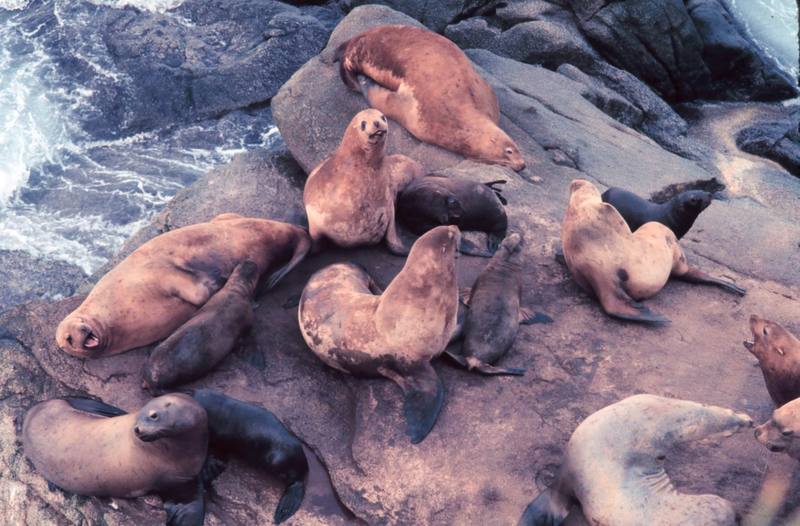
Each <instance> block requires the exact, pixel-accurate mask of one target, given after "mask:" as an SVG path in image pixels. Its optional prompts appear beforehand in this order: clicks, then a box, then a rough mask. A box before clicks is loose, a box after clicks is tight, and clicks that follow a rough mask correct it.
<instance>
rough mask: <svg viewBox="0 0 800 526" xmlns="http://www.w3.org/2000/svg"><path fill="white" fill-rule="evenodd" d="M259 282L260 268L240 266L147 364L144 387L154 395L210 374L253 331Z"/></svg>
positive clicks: (251, 263) (244, 263) (248, 262)
mask: <svg viewBox="0 0 800 526" xmlns="http://www.w3.org/2000/svg"><path fill="white" fill-rule="evenodd" d="M257 283H258V265H256V264H255V262H254V261H251V260H249V259H247V260H245V261H242V262H241V263H239V264H238V265H237V266H236V268H235V269H233V272H232V273H231V275H230V277H228V281H226V282H225V285H224V286H223V287H222V288H221V289H219V290H218V291H217V292H216V293H215V294H214V295H213V296H211V298H210V299H209V300H208V301H207V302H206V303H205V304H204V305H203V306H202V307H201V308H200V310H199V311H197V314H195V315H194V316H192V318H191V319H189V321H187V322H186V323H184V324H183V325H181V326H180V327H178V329H177V330H176V331H175V332H173V333H172V334H171V335H170V336H169V337H168V338H167V339H166V340H164V341H163V342H161V343H160V344H159V345H158V346H157V347H156V348H155V349H153V350H152V352H151V353H150V356H148V357H147V360H145V362H144V367H143V368H142V373H143V374H142V375H143V376H144V386H145V387H146V388H148V389H149V390H150V391H151V392H153V393H160V392H162V391H163V390H164V389H166V388H169V387H173V386H176V385H179V384H185V383H188V382H191V381H193V380H197V379H198V378H200V377H202V376H203V375H205V374H206V373H208V372H209V371H211V370H212V369H213V368H214V367H215V366H216V365H217V364H218V363H219V362H220V361H222V359H223V358H225V357H226V356H227V355H228V354H229V353H230V352H231V351H232V350H233V349H234V347H235V346H236V343H237V342H238V341H239V338H240V337H241V336H242V334H244V333H245V332H246V331H248V330H250V327H251V325H252V323H253V308H252V306H251V305H250V300H252V298H253V294H254V293H255V289H256V284H257Z"/></svg>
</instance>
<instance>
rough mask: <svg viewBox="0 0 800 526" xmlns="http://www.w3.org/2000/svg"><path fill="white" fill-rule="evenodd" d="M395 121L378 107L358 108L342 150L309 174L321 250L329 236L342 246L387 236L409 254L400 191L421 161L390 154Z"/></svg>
mask: <svg viewBox="0 0 800 526" xmlns="http://www.w3.org/2000/svg"><path fill="white" fill-rule="evenodd" d="M388 131H389V124H388V122H387V120H386V117H385V116H384V115H383V114H382V113H381V112H379V111H378V110H372V109H370V110H364V111H361V112H359V113H357V114H356V116H355V117H353V119H352V120H351V121H350V124H349V125H348V126H347V130H345V132H344V137H342V142H341V143H340V144H339V147H338V148H337V149H336V151H335V152H334V153H333V155H331V156H330V157H328V158H327V159H325V160H324V161H322V163H321V164H320V165H319V166H317V167H316V168H314V170H313V171H312V172H311V174H309V176H308V180H307V181H306V186H305V189H304V191H303V203H304V204H305V207H306V213H307V215H308V230H309V233H310V234H311V239H312V240H313V242H314V248H315V250H316V249H318V248H319V246H320V243H321V242H322V241H323V240H324V239H328V240H330V241H332V242H333V243H334V244H336V245H338V246H341V247H355V246H360V245H374V244H376V243H379V242H380V241H381V240H382V239H385V240H386V245H387V246H388V248H389V250H390V251H391V252H392V253H395V254H401V255H405V254H408V247H406V246H405V245H404V244H403V242H402V241H401V239H400V237H399V236H398V234H397V230H396V225H395V214H394V210H395V199H396V198H397V192H398V191H399V190H400V189H402V188H403V187H404V186H405V185H406V184H408V182H409V181H411V180H412V179H413V178H415V177H418V176H421V175H422V172H423V169H422V165H420V164H419V163H418V162H416V161H414V160H412V159H409V158H408V157H406V156H404V155H386V153H385V150H386V134H387V133H388Z"/></svg>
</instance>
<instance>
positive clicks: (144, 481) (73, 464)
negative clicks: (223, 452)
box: [22, 394, 208, 526]
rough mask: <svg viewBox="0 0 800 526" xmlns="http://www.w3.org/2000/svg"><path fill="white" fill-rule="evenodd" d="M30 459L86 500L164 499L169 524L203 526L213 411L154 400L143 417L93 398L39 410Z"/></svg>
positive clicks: (27, 444) (26, 434)
mask: <svg viewBox="0 0 800 526" xmlns="http://www.w3.org/2000/svg"><path fill="white" fill-rule="evenodd" d="M22 444H23V446H24V449H25V455H26V456H27V457H28V458H29V459H30V460H31V462H33V465H34V466H35V467H36V470H37V471H38V472H39V473H41V474H42V476H44V478H46V479H47V480H48V481H49V482H50V483H52V484H54V485H56V486H57V487H59V488H61V489H62V490H64V491H67V492H69V493H75V494H78V495H87V496H99V497H140V496H142V495H145V494H148V493H154V494H158V495H160V496H161V497H162V498H163V499H164V502H165V508H166V511H167V524H176V525H178V524H179V525H182V526H189V525H192V526H198V525H200V526H202V524H203V516H204V514H205V508H204V501H203V490H202V484H201V481H200V478H199V477H200V472H201V470H202V468H203V465H204V463H205V461H206V455H207V453H208V423H207V419H206V411H205V410H204V409H203V407H202V406H201V405H200V404H198V403H197V402H195V401H194V400H193V399H192V398H191V397H189V396H186V395H184V394H169V395H166V396H162V397H159V398H154V399H153V400H151V401H150V402H148V403H147V404H146V405H145V406H144V407H142V408H141V409H140V410H139V411H138V412H137V413H130V414H126V413H125V411H122V410H121V409H118V408H116V407H113V406H110V405H107V404H104V403H102V402H98V401H96V400H91V399H88V398H64V399H54V400H47V401H45V402H41V403H39V404H36V405H34V406H33V407H32V408H31V409H30V410H29V411H28V412H27V413H26V415H25V421H24V423H23V425H22Z"/></svg>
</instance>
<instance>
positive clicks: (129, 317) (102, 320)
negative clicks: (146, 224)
mask: <svg viewBox="0 0 800 526" xmlns="http://www.w3.org/2000/svg"><path fill="white" fill-rule="evenodd" d="M310 248H311V241H310V239H309V237H308V234H307V233H306V231H305V230H304V229H302V228H300V227H298V226H295V225H289V224H287V223H281V222H279V221H268V220H266V219H255V218H247V217H241V216H238V215H236V214H223V215H220V216H217V217H215V218H214V219H212V220H211V221H210V222H208V223H199V224H196V225H191V226H186V227H183V228H178V229H176V230H172V231H170V232H167V233H165V234H162V235H160V236H158V237H156V238H153V239H151V240H150V241H148V242H147V243H145V244H144V245H142V246H141V247H139V248H138V249H136V250H135V251H134V252H133V253H132V254H131V255H129V256H128V257H127V258H125V259H124V260H123V261H122V262H120V263H119V264H118V265H117V266H116V267H114V268H113V269H111V271H109V272H108V273H107V274H106V275H105V276H103V278H102V279H100V281H98V282H97V284H96V285H95V286H94V288H93V289H92V291H91V292H90V293H89V295H88V296H87V297H86V299H85V300H84V301H83V303H81V305H80V306H79V307H78V308H77V309H75V310H74V311H73V312H72V313H71V314H69V315H68V316H67V317H66V318H64V320H63V321H62V322H61V324H60V325H59V326H58V330H57V332H56V341H57V342H58V346H59V347H60V348H61V349H62V350H64V351H65V352H67V353H69V354H72V355H74V356H79V357H83V358H97V357H101V356H110V355H113V354H119V353H121V352H125V351H128V350H130V349H134V348H137V347H142V346H144V345H149V344H151V343H153V342H156V341H158V340H161V339H163V338H166V337H167V336H169V335H170V334H172V333H173V332H174V331H175V329H177V328H178V327H180V326H181V325H183V324H184V323H185V322H186V321H187V320H188V319H189V318H191V317H192V316H193V315H194V314H195V313H196V312H197V310H198V309H199V308H200V307H202V306H203V304H204V303H205V302H206V301H208V299H209V298H210V297H211V296H212V295H213V294H214V293H215V292H217V291H218V290H219V289H220V288H222V286H223V285H224V284H225V280H226V279H227V278H228V276H230V274H231V272H233V269H234V268H235V267H236V265H238V264H239V263H240V262H242V261H243V260H245V259H250V260H252V261H254V262H255V263H256V265H257V266H258V272H259V275H260V276H269V277H268V278H267V285H268V287H272V286H274V285H275V284H276V283H277V282H278V280H280V279H281V278H282V277H283V276H284V275H286V273H287V272H289V271H290V270H291V269H292V268H294V267H295V266H296V265H297V264H298V263H299V262H300V261H302V259H303V258H304V257H305V255H306V254H307V253H308V251H309V249H310Z"/></svg>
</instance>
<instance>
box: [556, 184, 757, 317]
mask: <svg viewBox="0 0 800 526" xmlns="http://www.w3.org/2000/svg"><path fill="white" fill-rule="evenodd" d="M561 243H562V245H563V247H564V258H565V260H566V263H567V267H568V268H569V270H570V273H571V274H572V276H573V278H575V281H576V282H577V283H578V285H580V286H581V288H583V289H584V290H587V291H593V292H594V294H595V295H596V296H597V298H598V299H599V300H600V303H601V304H602V306H603V310H605V311H606V313H607V314H609V315H610V316H614V317H616V318H621V319H623V320H630V321H638V322H643V323H655V324H659V323H669V320H668V319H667V318H665V317H664V316H661V315H660V314H656V313H654V312H653V311H651V310H650V309H648V308H647V307H645V306H644V305H642V304H640V303H637V302H636V301H634V300H643V299H645V298H649V297H651V296H654V295H655V294H657V293H658V291H660V290H661V289H662V288H663V287H664V285H665V284H666V283H667V280H668V279H669V277H670V276H674V277H676V278H678V279H680V280H683V281H688V282H691V283H703V284H708V285H715V286H717V287H720V288H723V289H725V290H727V291H729V292H732V293H734V294H738V295H740V296H743V295H744V294H745V290H744V289H742V288H739V287H737V286H736V285H735V284H733V283H730V282H728V281H724V280H722V279H719V278H715V277H712V276H709V275H708V274H706V273H705V272H703V271H701V270H699V269H697V268H692V267H690V266H689V265H688V264H687V263H686V256H685V255H684V253H683V250H682V249H681V246H680V244H678V240H677V239H676V237H675V234H674V233H673V232H672V230H670V229H669V228H667V227H666V226H664V225H662V224H661V223H656V222H655V221H651V222H649V223H645V224H644V225H642V226H641V227H640V228H639V229H637V230H636V232H631V229H630V228H628V225H627V224H626V223H625V220H624V219H622V216H621V215H619V212H617V210H616V208H614V207H613V206H611V205H610V204H608V203H603V202H602V200H601V199H600V192H598V191H597V188H595V186H594V185H593V184H592V183H590V182H589V181H585V180H583V179H575V180H574V181H572V183H571V184H570V198H569V206H568V208H567V213H566V215H565V217H564V222H563V223H562V225H561Z"/></svg>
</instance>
